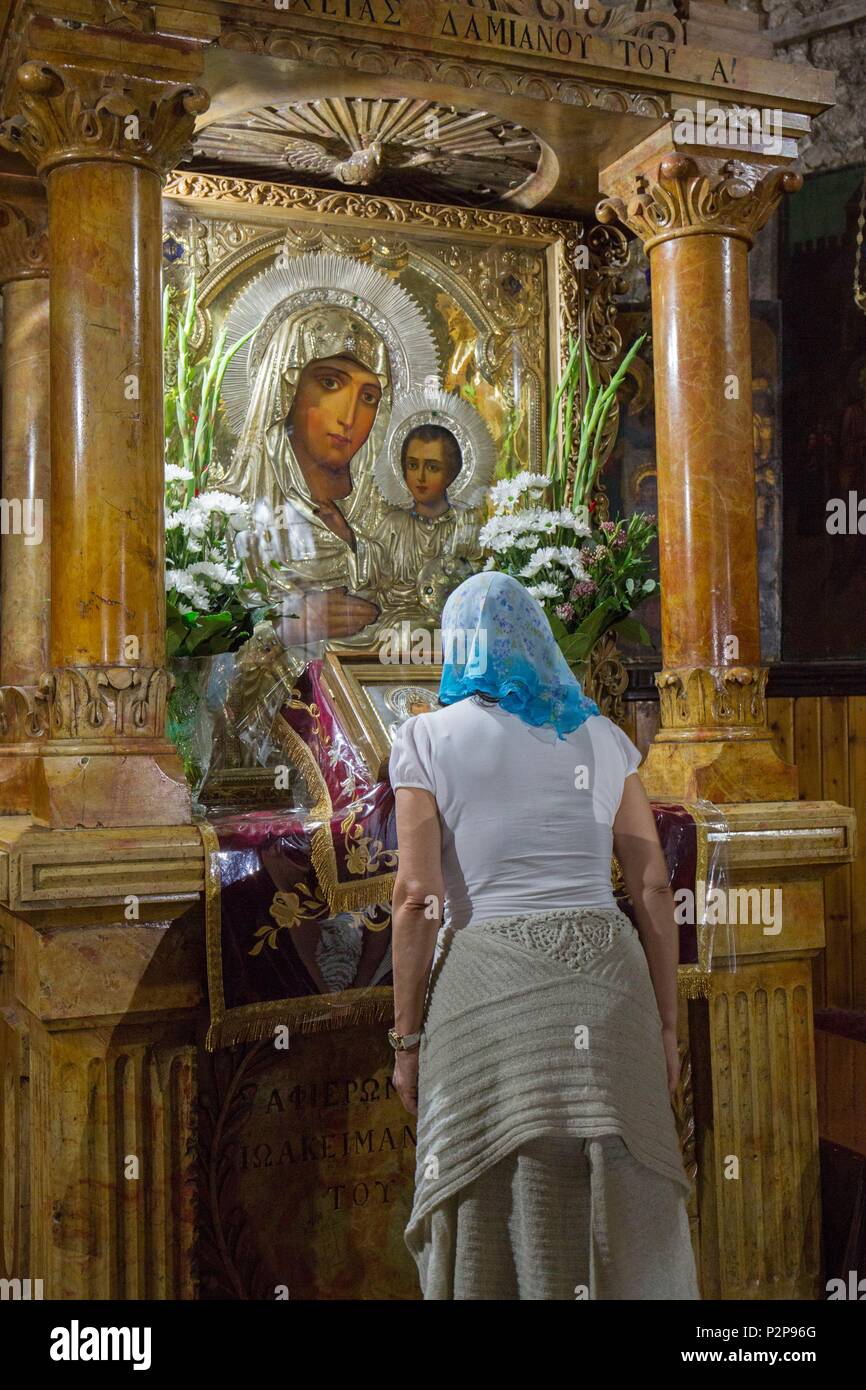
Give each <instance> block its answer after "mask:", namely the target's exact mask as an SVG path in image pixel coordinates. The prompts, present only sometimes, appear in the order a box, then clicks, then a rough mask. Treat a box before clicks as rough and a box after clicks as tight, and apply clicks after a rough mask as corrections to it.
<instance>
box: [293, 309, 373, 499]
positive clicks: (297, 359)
mask: <svg viewBox="0 0 866 1390" xmlns="http://www.w3.org/2000/svg"><path fill="white" fill-rule="evenodd" d="M290 348H291V351H290V355H289V357H288V360H287V364H286V368H285V370H284V373H283V382H284V392H285V394H284V400H285V404H286V406H287V407H288V408H287V412H286V424H287V428H288V430H289V434H290V438H291V441H292V448H293V449H294V452H295V457H296V458H297V460H298V463H299V464H300V466H301V468H302V470H303V471H304V473H305V474H307V475H308V474H309V472H310V471H311V470H313V469H324V470H326V471H327V472H330V473H332V474H333V473H337V474H339V473H341V472H345V474H346V480H347V483H348V469H349V464H350V463H351V461H352V459H353V458H354V457H355V455H356V454H357V453H358V451H359V450H360V449H361V448H362V447H363V446H364V444H365V443H366V442H367V439H368V438H369V436H370V431H371V430H372V428H373V426H374V424H375V423H376V417H377V415H378V413H379V407H380V405H381V402H382V399H383V396H385V395H386V393H387V392H388V389H389V384H390V378H389V371H388V354H387V350H386V348H385V344H384V342H383V341H382V340H381V338H379V336H378V334H377V333H376V332H375V331H374V330H373V328H372V327H371V326H370V324H369V323H367V322H366V320H365V319H362V318H360V317H359V316H358V315H357V314H354V313H352V312H351V311H349V310H345V309H340V308H318V309H314V310H311V311H310V312H309V313H308V314H306V315H304V316H301V317H300V318H299V321H298V323H297V326H296V332H295V333H294V334H293V341H292V343H291V345H290ZM348 485H349V486H351V484H350V483H348Z"/></svg>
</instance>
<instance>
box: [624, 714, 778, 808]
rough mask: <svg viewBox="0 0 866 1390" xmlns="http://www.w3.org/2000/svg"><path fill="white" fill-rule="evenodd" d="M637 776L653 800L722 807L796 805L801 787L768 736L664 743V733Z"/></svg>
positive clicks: (650, 749) (651, 748) (659, 735)
mask: <svg viewBox="0 0 866 1390" xmlns="http://www.w3.org/2000/svg"><path fill="white" fill-rule="evenodd" d="M639 776H640V779H641V782H642V783H643V785H644V787H645V789H646V792H647V795H648V796H649V797H651V798H660V799H665V800H673V799H675V798H677V797H681V798H682V799H683V800H684V801H697V800H706V801H714V802H716V803H717V804H719V805H722V804H725V805H726V804H728V803H729V802H739V801H744V800H748V801H752V800H754V801H768V800H769V801H793V800H796V797H797V791H798V785H799V784H798V779H797V769H796V767H795V766H794V765H793V764H791V763H784V762H782V759H781V758H780V757H779V755H778V753H777V752H776V750H775V748H774V746H773V742H772V738H771V736H770V734H769V733H768V734H767V737H766V739H755V738H749V739H744V740H742V741H740V740H734V739H728V738H715V739H713V738H710V739H707V740H706V741H703V742H699V743H698V742H685V741H674V740H672V741H670V742H668V741H665V738H664V730H662V731H661V733H660V734H657V735H656V739H655V742H654V743H652V744H650V747H649V751H648V752H647V756H646V758H645V759H644V761H643V763H642V764H641V766H640V771H639Z"/></svg>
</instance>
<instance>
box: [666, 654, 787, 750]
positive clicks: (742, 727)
mask: <svg viewBox="0 0 866 1390" xmlns="http://www.w3.org/2000/svg"><path fill="white" fill-rule="evenodd" d="M655 680H656V685H657V686H658V689H659V702H660V705H661V725H662V729H663V730H684V731H685V730H693V729H725V728H728V729H736V730H737V731H738V736H739V737H741V738H742V737H743V736H744V733H747V731H749V730H751V731H754V733H755V734H756V735H757V734H758V733H759V732H762V733H764V734H765V733H766V724H767V706H766V698H765V691H766V686H767V668H766V667H765V666H711V667H701V666H692V667H678V668H676V669H674V670H670V671H659V672H657V674H656V678H655Z"/></svg>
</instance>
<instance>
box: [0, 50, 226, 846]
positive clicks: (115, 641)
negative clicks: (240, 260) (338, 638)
mask: <svg viewBox="0 0 866 1390" xmlns="http://www.w3.org/2000/svg"><path fill="white" fill-rule="evenodd" d="M73 37H74V36H73ZM52 42H53V40H52ZM125 42H126V39H125ZM136 43H139V40H133V39H132V38H131V37H130V39H129V44H131V45H132V46H133V47H134V46H135V45H136ZM140 44H141V48H142V51H141V53H140V54H139V53H135V54H133V53H131V52H129V51H125V56H124V57H123V64H124V67H123V70H122V71H115V70H114V69H112V68H111V67H110V66H107V65H103V64H102V63H97V62H94V61H93V60H91V59H90V58H88V57H87V56H86V51H84V50H83V51H82V52H81V53H78V54H75V56H74V60H70V61H66V62H61V61H56V60H52V61H38V60H36V59H31V60H30V61H27V62H25V63H23V64H22V65H21V66H20V67H19V68H18V71H17V77H16V89H15V90H16V99H17V105H18V112H17V114H16V115H15V116H14V117H13V118H11V119H10V120H8V121H6V122H5V123H4V126H3V128H2V135H3V138H4V143H6V144H7V146H8V145H13V146H14V147H15V148H17V149H18V150H19V151H20V152H21V153H23V154H25V155H26V156H27V157H28V158H29V159H30V161H31V163H33V164H34V165H35V167H36V170H37V173H38V174H39V176H40V177H41V178H42V179H43V180H44V182H45V186H46V190H47V195H48V213H49V243H50V246H51V260H52V275H51V281H50V286H51V288H50V316H51V445H52V463H51V467H52V479H51V481H52V494H51V495H52V507H51V513H52V538H53V542H54V543H53V545H52V571H53V572H52V607H51V631H50V673H49V675H48V677H47V680H46V682H45V697H46V701H47V704H48V711H49V735H50V736H49V739H48V740H47V742H46V746H45V749H44V752H43V756H42V758H41V760H40V764H39V769H38V772H37V775H36V777H35V780H34V792H33V806H32V810H33V813H34V815H36V816H37V818H38V819H40V820H42V821H43V822H44V823H46V824H47V825H49V826H51V827H52V828H61V827H74V826H91V825H94V826H95V825H106V826H110V825H129V824H134V825H153V824H178V823H182V822H183V821H185V820H187V819H188V818H189V815H190V805H189V794H188V791H187V787H186V783H185V780H184V776H183V770H182V767H181V764H180V760H179V758H178V757H177V755H176V753H175V751H174V748H173V747H172V745H171V744H170V743H169V742H168V741H167V739H166V736H165V713H166V700H167V696H168V693H169V676H168V673H167V671H166V669H165V664H164V663H165V640H164V629H165V595H164V535H163V478H162V473H163V437H162V428H163V426H162V418H163V416H162V339H161V323H160V305H161V296H160V252H161V242H162V237H161V178H162V176H163V175H164V173H165V172H166V171H167V170H168V169H169V168H171V167H172V166H173V165H174V164H175V163H176V162H177V160H178V158H179V157H180V155H181V153H182V152H183V149H184V147H185V146H186V145H187V144H188V143H189V141H190V139H191V137H192V132H193V127H194V123H195V118H196V115H197V114H198V113H200V112H202V111H204V110H205V109H206V108H207V105H208V98H207V96H206V94H205V93H204V92H203V91H201V90H200V89H199V88H197V87H194V86H191V85H189V84H188V83H186V82H183V81H178V80H169V78H167V76H166V73H165V72H163V71H161V70H160V71H159V72H157V73H154V74H153V75H147V72H148V68H147V66H144V65H146V64H147V63H149V62H153V60H154V53H153V51H152V50H153V47H154V45H152V44H150V45H148V44H147V42H146V41H145V40H141V41H140ZM128 47H129V45H127V48H128ZM160 53H161V55H162V56H164V58H165V61H166V63H167V64H168V65H169V67H168V71H169V75H170V74H171V72H172V68H171V63H172V62H173V63H174V68H175V70H177V69H178V68H179V66H180V65H181V60H182V59H183V57H184V54H183V53H182V52H181V53H178V52H177V51H176V49H174V48H172V47H170V46H169V47H164V48H162V49H160ZM118 61H120V56H118ZM133 73H134V74H135V75H133Z"/></svg>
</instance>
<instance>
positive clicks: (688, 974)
mask: <svg viewBox="0 0 866 1390" xmlns="http://www.w3.org/2000/svg"><path fill="white" fill-rule="evenodd" d="M677 994H678V995H679V997H680V999H708V998H709V996H710V972H709V971H708V970H704V969H703V968H702V967H701V966H700V965H681V966H680V967H679V969H678V970H677Z"/></svg>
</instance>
